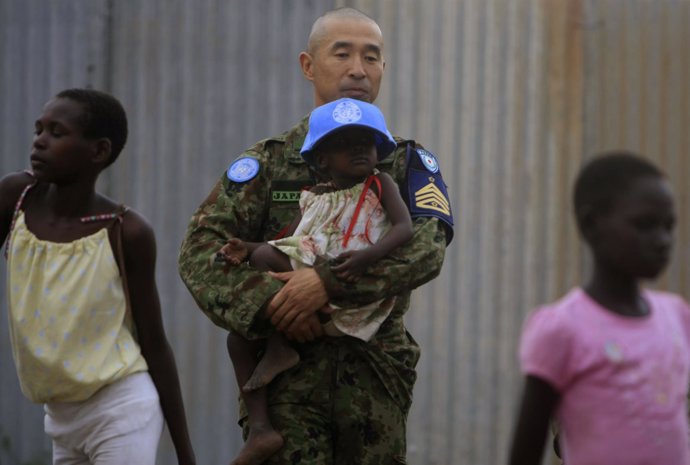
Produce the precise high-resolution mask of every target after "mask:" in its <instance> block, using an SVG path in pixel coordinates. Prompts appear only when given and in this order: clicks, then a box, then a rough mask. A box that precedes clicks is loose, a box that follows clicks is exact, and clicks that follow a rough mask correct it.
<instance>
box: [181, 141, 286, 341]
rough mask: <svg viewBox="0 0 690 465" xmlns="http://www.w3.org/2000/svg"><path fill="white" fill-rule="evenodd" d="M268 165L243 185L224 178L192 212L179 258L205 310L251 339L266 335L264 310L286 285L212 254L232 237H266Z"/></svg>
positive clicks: (220, 323)
mask: <svg viewBox="0 0 690 465" xmlns="http://www.w3.org/2000/svg"><path fill="white" fill-rule="evenodd" d="M255 155H257V157H258V156H259V154H255ZM266 166H267V164H266V163H261V171H260V172H259V174H258V175H257V176H256V177H254V178H253V179H251V180H248V181H247V182H243V183H238V182H233V181H231V180H230V179H228V177H227V175H226V174H224V175H223V176H222V177H221V179H220V180H219V181H218V182H217V183H216V185H215V187H214V188H213V190H212V191H211V193H210V194H209V195H208V197H207V198H206V199H205V200H204V201H203V203H202V204H201V205H200V206H199V208H198V209H197V210H196V212H195V213H194V215H193V216H192V219H191V220H190V222H189V226H188V228H187V232H186V235H185V238H184V240H183V242H182V246H181V249H180V255H179V259H178V264H179V272H180V276H181V278H182V280H183V281H184V283H185V285H186V286H187V288H188V289H189V291H190V293H191V294H192V296H193V297H194V300H195V301H196V302H197V304H198V305H199V307H200V308H201V310H202V311H203V312H204V313H205V314H206V315H207V316H208V317H209V318H210V319H211V320H212V321H213V322H214V323H215V324H216V325H218V326H220V327H222V328H225V329H228V330H232V331H234V332H236V333H238V334H240V335H242V336H244V337H247V338H254V337H257V336H261V335H263V334H262V329H265V325H264V324H263V319H262V318H261V312H262V309H263V307H264V306H265V304H266V302H268V301H269V300H270V298H271V297H272V296H273V294H275V293H276V292H277V291H278V290H279V289H280V287H281V286H282V283H281V282H280V281H279V280H276V279H274V278H272V277H271V276H269V275H268V274H266V273H262V272H259V271H256V270H254V269H252V268H250V267H249V266H248V264H246V263H242V264H240V265H239V266H232V265H230V264H227V263H222V262H218V261H215V260H214V258H215V255H216V252H218V251H219V250H220V249H221V247H222V246H223V245H224V244H225V243H226V242H227V241H228V239H230V238H231V237H238V238H241V239H244V240H254V241H260V240H263V238H261V237H257V233H258V232H259V231H261V230H262V222H263V220H264V215H265V211H266V208H267V202H268V191H269V181H268V179H269V175H270V173H267V172H266V168H265V167H266Z"/></svg>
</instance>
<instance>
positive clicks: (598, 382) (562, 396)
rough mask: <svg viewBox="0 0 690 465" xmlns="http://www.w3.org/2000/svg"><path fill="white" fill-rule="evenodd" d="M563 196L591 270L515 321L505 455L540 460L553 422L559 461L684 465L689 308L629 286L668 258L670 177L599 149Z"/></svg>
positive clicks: (518, 462) (517, 460) (516, 461)
mask: <svg viewBox="0 0 690 465" xmlns="http://www.w3.org/2000/svg"><path fill="white" fill-rule="evenodd" d="M574 201H575V202H574V203H575V216H576V220H577V225H578V228H579V230H580V233H581V234H582V236H583V238H584V240H585V241H586V243H587V245H588V247H589V249H590V250H591V253H592V258H593V264H594V269H593V272H592V275H591V277H590V279H589V280H588V282H587V284H586V285H585V286H584V287H582V288H575V289H573V290H571V291H570V292H569V293H568V294H567V295H566V296H564V297H563V298H561V299H560V300H559V301H557V302H555V303H553V304H550V305H547V306H544V307H542V308H540V309H538V310H536V311H535V312H533V313H532V314H531V315H530V316H529V317H528V319H527V322H526V323H525V327H524V330H523V334H522V342H521V346H520V361H521V365H522V371H523V373H524V374H525V377H526V380H525V388H524V392H523V396H522V401H521V406H520V413H519V417H518V421H517V427H516V430H515V435H514V438H513V445H512V451H511V461H510V463H511V465H527V464H534V465H537V464H540V463H541V457H542V455H543V450H544V442H545V439H546V436H547V431H548V426H549V421H550V420H551V419H552V418H554V419H556V420H557V421H558V422H559V424H560V437H559V443H560V449H561V453H562V456H563V459H564V462H565V463H566V464H567V465H603V464H605V465H658V464H664V465H688V464H690V448H689V441H688V420H687V414H686V412H687V408H686V394H687V387H688V381H689V379H690V308H688V304H687V303H686V302H685V301H684V300H683V299H682V298H681V297H679V296H676V295H673V294H669V293H664V292H656V291H650V290H645V289H642V288H641V287H640V281H641V280H644V279H653V278H656V277H657V276H658V275H659V274H660V273H661V272H662V271H663V270H664V268H665V267H666V265H667V263H668V260H669V257H670V251H671V243H672V232H673V228H674V225H675V214H674V206H673V196H672V193H671V188H670V185H669V183H668V181H667V180H666V178H665V177H664V175H663V174H662V173H661V172H660V171H659V170H658V169H657V168H656V167H655V166H654V165H652V164H651V163H649V162H648V161H646V160H644V159H642V158H641V157H639V156H636V155H634V154H630V153H609V154H604V155H601V156H598V157H595V158H594V159H593V160H592V161H591V162H590V163H589V164H587V166H585V167H584V169H583V170H582V171H581V172H580V174H579V176H578V178H577V180H576V183H575V192H574Z"/></svg>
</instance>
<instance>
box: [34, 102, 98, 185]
mask: <svg viewBox="0 0 690 465" xmlns="http://www.w3.org/2000/svg"><path fill="white" fill-rule="evenodd" d="M82 113H83V109H82V106H81V104H79V103H78V102H75V101H73V100H71V99H67V98H58V99H54V100H51V101H49V102H48V103H47V104H46V105H45V107H43V113H42V114H41V115H40V116H39V117H38V119H37V120H36V122H35V123H34V129H35V130H34V139H33V143H32V145H31V168H32V170H33V172H34V174H35V175H36V178H38V179H39V180H42V181H45V182H71V181H74V180H76V179H77V178H78V177H79V173H80V172H81V171H82V170H83V169H85V167H87V166H88V165H89V164H88V163H87V162H86V161H87V160H88V155H89V154H92V153H93V151H94V149H95V147H94V142H93V141H92V140H89V139H86V138H85V137H84V135H83V130H82V128H81V125H80V124H79V118H80V116H81V115H82Z"/></svg>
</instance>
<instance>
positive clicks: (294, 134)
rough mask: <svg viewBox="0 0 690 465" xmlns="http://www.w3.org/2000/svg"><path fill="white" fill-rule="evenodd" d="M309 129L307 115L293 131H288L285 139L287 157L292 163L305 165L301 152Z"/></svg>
mask: <svg viewBox="0 0 690 465" xmlns="http://www.w3.org/2000/svg"><path fill="white" fill-rule="evenodd" d="M308 129H309V115H306V116H304V117H303V118H302V120H301V121H300V122H299V123H297V124H296V125H295V126H294V127H293V128H292V129H290V130H289V131H288V134H287V137H286V138H285V149H286V150H285V156H286V157H287V159H288V161H290V162H291V163H305V161H304V159H303V158H302V155H301V154H300V150H301V149H302V145H304V138H305V137H306V136H307V130H308Z"/></svg>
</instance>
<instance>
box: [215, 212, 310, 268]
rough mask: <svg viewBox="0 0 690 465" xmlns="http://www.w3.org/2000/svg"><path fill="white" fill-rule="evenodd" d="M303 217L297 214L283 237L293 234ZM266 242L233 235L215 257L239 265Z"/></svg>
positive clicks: (216, 259)
mask: <svg viewBox="0 0 690 465" xmlns="http://www.w3.org/2000/svg"><path fill="white" fill-rule="evenodd" d="M301 219H302V215H299V214H298V215H297V217H296V218H295V219H294V220H292V223H290V225H289V226H288V228H287V229H286V230H285V234H284V235H283V237H287V236H292V234H293V233H294V232H295V229H297V225H298V224H299V222H300V220H301ZM264 244H266V242H249V241H243V240H242V239H238V238H236V237H232V238H230V239H229V240H228V242H226V243H225V245H224V246H223V247H221V249H220V250H219V251H218V253H217V254H216V257H215V261H220V262H228V263H230V264H231V265H235V266H237V265H239V264H240V263H242V262H243V261H245V260H247V259H248V258H249V257H250V256H251V255H252V254H253V253H254V251H255V250H256V249H258V248H259V247H260V246H262V245H264Z"/></svg>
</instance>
